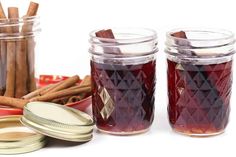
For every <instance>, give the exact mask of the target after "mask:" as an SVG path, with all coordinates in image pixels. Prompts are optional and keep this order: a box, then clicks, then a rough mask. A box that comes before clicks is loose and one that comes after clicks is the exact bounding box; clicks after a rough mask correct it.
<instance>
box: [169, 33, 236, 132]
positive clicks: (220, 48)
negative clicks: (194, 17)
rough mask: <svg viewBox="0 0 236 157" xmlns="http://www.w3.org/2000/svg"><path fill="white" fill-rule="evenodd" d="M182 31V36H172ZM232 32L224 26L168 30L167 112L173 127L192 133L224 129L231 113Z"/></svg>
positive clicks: (222, 130)
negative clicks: (216, 28) (183, 35)
mask: <svg viewBox="0 0 236 157" xmlns="http://www.w3.org/2000/svg"><path fill="white" fill-rule="evenodd" d="M181 31H182V33H183V32H185V34H186V36H187V37H185V38H183V37H182V38H181V37H174V36H173V34H174V33H177V32H181ZM234 42H235V39H234V35H233V34H232V33H231V32H229V31H225V30H214V29H177V30H173V31H170V32H168V33H167V41H166V49H165V52H166V53H167V64H168V70H167V74H168V78H167V79H168V98H169V104H168V113H169V122H170V125H171V127H172V128H173V130H174V131H176V132H178V133H182V134H186V135H191V136H211V135H217V134H220V133H222V132H224V130H225V128H226V126H227V124H228V119H229V113H230V96H231V88H232V62H233V54H234V53H235V50H234Z"/></svg>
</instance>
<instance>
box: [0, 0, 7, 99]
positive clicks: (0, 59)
mask: <svg viewBox="0 0 236 157" xmlns="http://www.w3.org/2000/svg"><path fill="white" fill-rule="evenodd" d="M5 21H6V15H5V12H4V10H3V7H2V4H1V2H0V23H4V22H5ZM0 33H5V29H4V28H0ZM5 86H6V42H5V41H4V39H0V95H3V94H4V92H5Z"/></svg>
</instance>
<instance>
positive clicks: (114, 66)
mask: <svg viewBox="0 0 236 157" xmlns="http://www.w3.org/2000/svg"><path fill="white" fill-rule="evenodd" d="M112 31H113V33H114V36H115V39H108V38H98V37H96V36H95V33H96V31H94V32H92V33H91V34H90V43H91V47H90V50H89V51H90V53H91V76H92V109H93V116H94V119H95V122H96V125H97V128H98V129H99V130H100V131H101V132H105V133H110V134H117V135H130V134H137V133H142V132H145V131H147V130H148V128H149V127H150V126H151V124H152V121H153V118H154V100H155V98H154V97H155V96H154V92H155V80H156V76H155V74H156V73H155V71H156V68H155V66H156V60H155V54H156V52H157V41H156V38H157V36H156V33H155V31H153V30H149V29H112Z"/></svg>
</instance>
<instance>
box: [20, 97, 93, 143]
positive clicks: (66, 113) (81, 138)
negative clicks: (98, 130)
mask: <svg viewBox="0 0 236 157" xmlns="http://www.w3.org/2000/svg"><path fill="white" fill-rule="evenodd" d="M23 113H24V116H23V117H22V118H21V122H22V123H23V124H24V125H25V126H27V127H29V128H32V129H33V130H35V131H37V132H39V133H42V134H44V135H46V136H50V137H53V138H57V139H61V140H66V141H74V142H87V141H90V140H91V139H92V137H93V135H92V133H93V126H94V122H93V119H92V118H91V117H90V116H89V115H88V114H86V113H84V112H81V111H79V110H75V109H73V108H69V107H66V106H62V105H59V104H55V103H47V102H31V103H28V104H27V105H25V107H24V110H23Z"/></svg>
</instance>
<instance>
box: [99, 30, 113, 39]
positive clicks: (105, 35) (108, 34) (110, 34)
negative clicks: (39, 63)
mask: <svg viewBox="0 0 236 157" xmlns="http://www.w3.org/2000/svg"><path fill="white" fill-rule="evenodd" d="M95 34H96V36H97V37H100V38H109V39H115V36H114V34H113V32H112V30H111V29H107V30H100V31H98V32H96V33H95Z"/></svg>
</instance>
